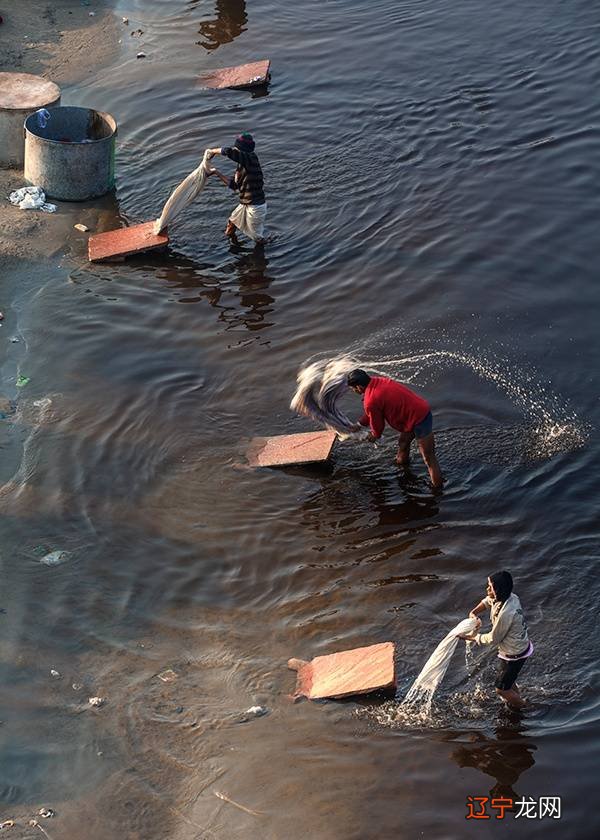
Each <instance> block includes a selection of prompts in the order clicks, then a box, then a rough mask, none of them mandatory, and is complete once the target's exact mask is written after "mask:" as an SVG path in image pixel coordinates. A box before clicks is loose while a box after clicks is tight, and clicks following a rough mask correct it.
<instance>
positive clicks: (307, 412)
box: [290, 356, 366, 437]
mask: <svg viewBox="0 0 600 840" xmlns="http://www.w3.org/2000/svg"><path fill="white" fill-rule="evenodd" d="M357 367H359V364H358V362H357V361H356V359H353V358H352V357H351V356H337V357H336V358H334V359H323V360H321V361H319V362H312V363H311V364H309V365H306V366H305V367H303V368H301V369H300V371H299V372H298V376H297V378H296V381H297V383H298V387H297V389H296V393H295V394H294V396H293V398H292V401H291V403H290V408H291V409H292V411H295V412H297V413H298V414H302V415H303V416H304V417H310V418H312V419H313V420H316V421H317V423H321V424H322V425H323V426H325V427H326V428H328V429H333V431H335V432H337V433H338V434H339V435H341V436H342V437H349V436H355V437H362V436H364V435H365V434H366V432H365V431H362V430H361V431H357V430H356V423H355V422H354V421H353V420H351V419H350V418H349V417H348V416H347V415H346V414H344V412H343V411H342V410H341V408H340V406H339V405H338V403H339V400H340V399H341V397H343V396H344V394H345V393H346V392H347V391H348V383H347V379H348V374H349V373H350V371H351V370H354V369H355V368H357Z"/></svg>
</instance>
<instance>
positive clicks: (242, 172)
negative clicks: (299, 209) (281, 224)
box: [208, 132, 267, 245]
mask: <svg viewBox="0 0 600 840" xmlns="http://www.w3.org/2000/svg"><path fill="white" fill-rule="evenodd" d="M254 147H255V144H254V138H253V137H252V135H251V134H248V132H244V133H243V134H240V136H239V137H237V138H236V140H235V142H234V144H233V146H223V147H221V148H218V149H208V153H209V157H211V158H212V157H214V155H223V157H228V158H229V159H230V160H232V161H234V162H235V163H237V168H236V170H235V173H234V175H233V177H232V178H228V177H227V175H223V173H222V172H219V170H218V169H211V170H210V171H209V174H210V175H216V176H217V178H219V180H220V181H222V182H223V183H224V184H225V186H226V187H229V188H230V189H232V190H233V191H234V192H237V193H238V195H239V204H238V206H237V207H236V208H235V210H234V211H233V213H232V214H231V216H230V217H229V220H228V222H227V227H226V228H225V236H228V237H229V238H230V239H231V241H232V242H233V243H235V244H236V245H237V244H238V240H237V231H238V230H241V231H242V233H245V234H246V236H248V237H249V238H250V239H253V240H254V241H255V242H256V243H257V244H258V245H261V244H263V243H264V241H265V232H264V231H265V221H266V218H267V202H266V200H265V192H264V182H263V173H262V169H261V167H260V161H259V160H258V156H257V155H256V153H255V151H254Z"/></svg>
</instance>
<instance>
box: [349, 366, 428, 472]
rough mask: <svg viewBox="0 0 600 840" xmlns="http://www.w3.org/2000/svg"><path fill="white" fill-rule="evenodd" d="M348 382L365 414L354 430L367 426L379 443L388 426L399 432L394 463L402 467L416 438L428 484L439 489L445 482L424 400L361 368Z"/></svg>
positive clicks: (392, 381)
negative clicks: (358, 395)
mask: <svg viewBox="0 0 600 840" xmlns="http://www.w3.org/2000/svg"><path fill="white" fill-rule="evenodd" d="M347 382H348V385H349V386H350V388H352V390H353V391H354V392H355V393H356V394H360V395H361V396H363V407H364V412H365V413H364V414H363V416H362V417H361V418H360V420H359V421H358V424H357V426H356V431H358V429H359V428H360V427H361V426H367V427H370V429H371V432H370V435H369V439H370V440H378V439H379V438H380V437H381V435H382V434H383V430H384V428H385V424H386V423H387V424H388V425H389V426H391V427H392V428H393V429H396V431H397V432H400V437H399V438H398V454H397V455H396V463H397V464H400V465H401V466H407V465H408V462H409V460H410V445H411V443H412V441H413V440H414V439H415V438H416V440H417V446H418V447H419V451H420V453H421V456H422V458H423V460H424V461H425V465H426V467H427V469H428V470H429V477H430V478H431V483H432V485H433V486H434V487H435V488H436V489H439V488H441V486H442V484H443V482H444V479H443V476H442V471H441V469H440V465H439V464H438V460H437V458H436V456H435V439H434V437H433V417H432V415H431V409H430V407H429V403H428V402H427V400H424V399H423V397H420V396H418V394H415V392H414V391H411V390H410V388H407V387H406V385H402V384H401V383H400V382H395V381H394V380H393V379H388V378H387V377H386V376H369V374H368V373H365V371H364V370H361V369H360V368H356V370H353V371H351V372H350V373H349V374H348V379H347Z"/></svg>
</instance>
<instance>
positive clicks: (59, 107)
mask: <svg viewBox="0 0 600 840" xmlns="http://www.w3.org/2000/svg"><path fill="white" fill-rule="evenodd" d="M39 110H40V109H39V108H38V111H39ZM46 110H47V111H48V112H49V114H50V117H52V111H66V110H69V111H87V112H90V111H92V112H93V113H94V114H99V115H100V116H101V117H103V118H104V119H105V120H106V121H107V122H108V124H109V125H110V127H111V129H112V130H111V133H110V134H108V135H107V136H106V137H99V138H98V139H97V140H87V141H86V142H85V143H82V142H81V140H53V139H52V138H51V137H42V135H41V134H36V133H35V131H32V130H31V128H29V126H28V125H27V123H28V122H29V120H31V119H33V118H34V117H35V115H36V114H37V111H34V112H33V114H29V115H28V116H27V117H26V118H25V120H24V122H23V129H24V130H25V132H26V133H27V134H31V136H32V137H35V138H36V139H37V140H43V141H44V143H57V144H58V145H60V146H92V145H93V144H95V143H105V142H106V141H107V140H112V139H113V138H114V137H115V136H116V135H117V131H118V126H117V121H116V120H115V118H114V117H113V115H112V114H109V113H108V111H98V110H97V109H96V108H85V107H83V106H80V105H57V106H56V108H47V109H46Z"/></svg>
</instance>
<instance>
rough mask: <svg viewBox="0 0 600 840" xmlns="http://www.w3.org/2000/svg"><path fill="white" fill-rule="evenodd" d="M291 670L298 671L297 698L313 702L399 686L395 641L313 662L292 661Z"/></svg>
mask: <svg viewBox="0 0 600 840" xmlns="http://www.w3.org/2000/svg"><path fill="white" fill-rule="evenodd" d="M288 668H291V669H292V670H294V671H296V672H297V679H296V691H295V694H294V696H295V697H308V699H309V700H319V699H323V698H325V697H331V698H339V697H350V696H351V695H353V694H369V692H371V691H376V690H377V689H385V688H395V686H396V670H395V666H394V643H393V642H383V643H382V644H378V645H368V646H367V647H361V648H354V649H353V650H343V651H341V652H340V653H331V654H329V655H328V656H317V657H315V659H313V660H312V661H311V662H305V661H304V660H302V659H290V660H289V662H288Z"/></svg>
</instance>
